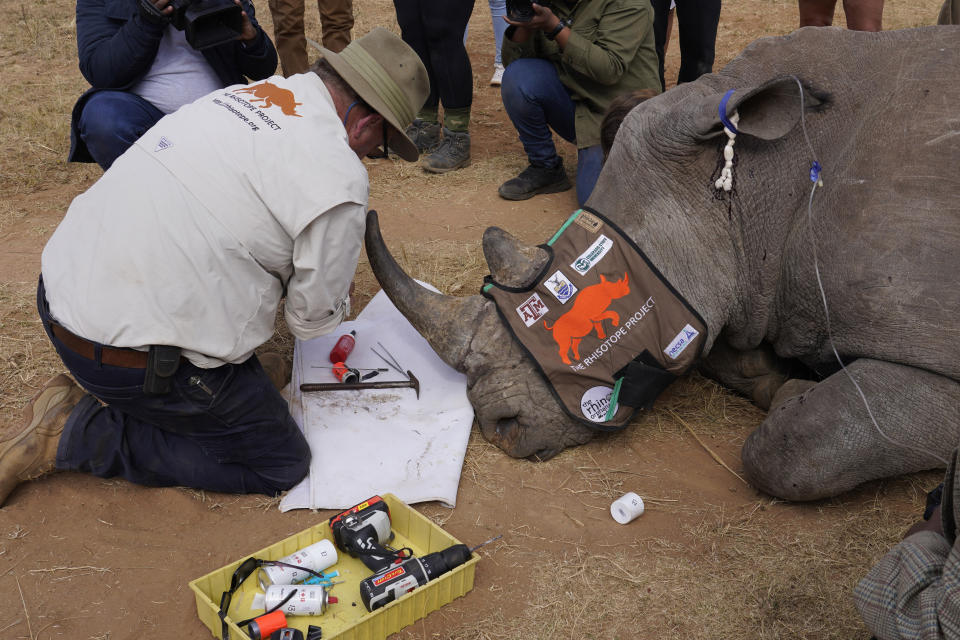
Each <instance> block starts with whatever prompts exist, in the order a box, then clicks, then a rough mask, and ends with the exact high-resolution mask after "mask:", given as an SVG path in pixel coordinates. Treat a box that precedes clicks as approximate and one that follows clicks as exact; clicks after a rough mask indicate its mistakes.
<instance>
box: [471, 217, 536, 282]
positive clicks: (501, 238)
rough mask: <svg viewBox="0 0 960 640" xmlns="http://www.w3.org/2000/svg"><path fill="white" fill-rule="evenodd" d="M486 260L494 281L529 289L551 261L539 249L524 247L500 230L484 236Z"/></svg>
mask: <svg viewBox="0 0 960 640" xmlns="http://www.w3.org/2000/svg"><path fill="white" fill-rule="evenodd" d="M483 256H484V257H485V258H486V260H487V266H488V267H490V274H491V275H492V276H493V279H494V280H496V281H497V282H498V283H500V284H502V285H505V286H508V287H523V286H526V285H527V284H529V283H530V282H531V281H532V280H533V279H534V278H535V277H536V276H537V275H538V274H539V273H540V271H541V270H542V269H543V266H544V265H545V264H546V263H547V261H548V260H549V259H550V256H549V255H548V254H547V252H546V251H544V250H543V249H541V248H540V247H531V246H528V245H525V244H523V243H522V242H520V241H519V240H517V238H516V237H514V236H513V235H511V234H510V233H508V232H506V231H504V230H503V229H501V228H499V227H488V228H487V230H486V231H484V232H483Z"/></svg>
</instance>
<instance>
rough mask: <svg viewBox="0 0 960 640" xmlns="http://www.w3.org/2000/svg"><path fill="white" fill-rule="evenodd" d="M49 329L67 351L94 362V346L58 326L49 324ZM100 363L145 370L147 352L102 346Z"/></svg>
mask: <svg viewBox="0 0 960 640" xmlns="http://www.w3.org/2000/svg"><path fill="white" fill-rule="evenodd" d="M50 328H51V329H52V330H53V335H55V336H56V337H57V338H58V339H59V340H60V342H62V343H63V344H64V346H66V347H67V348H68V349H70V350H71V351H73V352H74V353H76V354H77V355H81V356H83V357H84V358H86V359H88V360H96V344H95V343H93V342H90V341H89V340H87V339H86V338H81V337H80V336H78V335H74V334H73V333H70V332H69V331H67V330H66V329H64V328H63V327H61V326H60V325H58V324H56V323H53V322H51V323H50ZM100 362H102V363H103V364H108V365H110V366H113V367H126V368H127V369H146V368H147V352H146V351H137V350H135V349H121V348H118V347H107V346H103V347H101V348H100Z"/></svg>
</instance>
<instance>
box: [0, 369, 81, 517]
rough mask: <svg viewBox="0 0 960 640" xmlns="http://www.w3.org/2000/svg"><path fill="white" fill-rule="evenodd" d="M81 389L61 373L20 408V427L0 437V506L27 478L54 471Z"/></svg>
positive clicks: (32, 478) (33, 478) (31, 478)
mask: <svg viewBox="0 0 960 640" xmlns="http://www.w3.org/2000/svg"><path fill="white" fill-rule="evenodd" d="M83 395H84V390H83V389H81V388H80V387H79V386H77V384H76V383H75V382H74V381H73V380H71V379H70V378H69V377H67V376H66V375H64V374H62V373H61V374H60V375H58V376H56V377H54V378H52V379H51V380H50V381H49V382H47V384H45V385H44V387H43V389H41V390H40V392H39V393H38V394H37V395H35V396H33V399H32V400H30V403H29V404H28V405H27V406H26V407H25V408H24V410H23V426H22V427H21V428H20V430H19V431H17V432H15V433H13V434H5V435H4V436H2V438H0V506H3V503H4V502H5V501H6V499H7V496H8V495H10V492H11V491H13V490H14V488H15V487H16V486H17V485H18V484H20V483H21V482H24V481H27V480H35V479H36V478H39V477H40V476H43V475H46V474H48V473H50V472H51V471H53V470H54V463H55V462H56V459H57V445H58V444H60V436H61V435H62V434H63V427H64V425H65V424H66V423H67V418H69V417H70V412H71V411H73V408H74V407H75V406H77V403H78V402H80V399H81V398H83Z"/></svg>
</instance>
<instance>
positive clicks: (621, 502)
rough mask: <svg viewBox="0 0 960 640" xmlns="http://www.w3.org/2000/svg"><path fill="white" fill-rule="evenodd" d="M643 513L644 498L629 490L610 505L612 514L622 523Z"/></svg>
mask: <svg viewBox="0 0 960 640" xmlns="http://www.w3.org/2000/svg"><path fill="white" fill-rule="evenodd" d="M642 514H643V499H642V498H641V497H640V496H638V495H637V494H635V493H634V492H632V491H628V492H627V493H625V494H623V495H622V496H620V497H619V498H617V499H616V500H614V501H613V504H611V505H610V515H611V516H613V519H614V520H616V521H617V522H619V523H620V524H627V523H628V522H630V521H631V520H633V519H635V518H637V517H639V516H640V515H642Z"/></svg>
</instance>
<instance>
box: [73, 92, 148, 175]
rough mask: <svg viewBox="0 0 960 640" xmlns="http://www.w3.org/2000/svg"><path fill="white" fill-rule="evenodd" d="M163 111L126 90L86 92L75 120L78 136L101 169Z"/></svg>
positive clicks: (134, 140)
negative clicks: (88, 95) (85, 99)
mask: <svg viewBox="0 0 960 640" xmlns="http://www.w3.org/2000/svg"><path fill="white" fill-rule="evenodd" d="M162 117H163V112H162V111H160V109H157V108H156V107H155V106H153V105H152V104H151V103H149V102H147V101H146V100H144V99H143V98H141V97H140V96H138V95H136V94H134V93H130V92H129V91H97V92H96V93H92V94H90V97H89V99H87V102H86V104H84V105H83V111H82V112H81V114H80V119H79V121H78V122H77V127H78V128H79V131H80V138H81V139H83V142H84V144H85V145H87V150H88V151H89V152H90V155H91V156H92V157H93V159H94V160H95V161H96V162H97V164H99V165H100V166H101V167H102V168H103V170H104V171H106V170H107V169H109V168H110V165H112V164H113V161H114V160H116V159H117V158H119V157H120V156H121V155H123V152H124V151H126V150H127V149H129V148H130V145H132V144H133V143H134V142H136V141H137V139H139V138H140V136H142V135H143V134H144V133H146V132H147V129H149V128H150V127H152V126H153V125H155V124H157V121H158V120H160V118H162Z"/></svg>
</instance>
